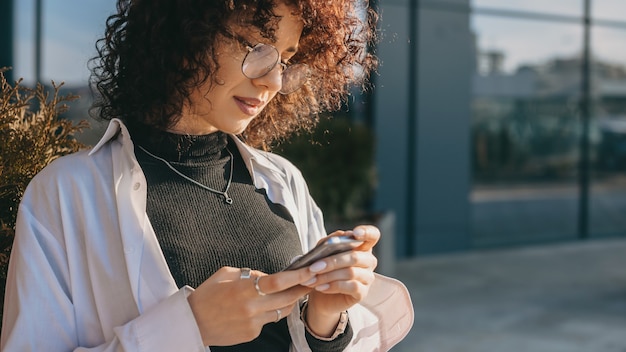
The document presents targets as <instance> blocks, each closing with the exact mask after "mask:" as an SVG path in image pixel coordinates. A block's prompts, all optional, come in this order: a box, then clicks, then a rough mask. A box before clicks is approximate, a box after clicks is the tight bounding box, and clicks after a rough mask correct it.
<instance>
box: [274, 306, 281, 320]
mask: <svg viewBox="0 0 626 352" xmlns="http://www.w3.org/2000/svg"><path fill="white" fill-rule="evenodd" d="M282 314H283V312H281V310H280V309H276V320H274V323H277V322H278V321H279V320H280V318H282Z"/></svg>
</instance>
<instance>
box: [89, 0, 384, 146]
mask: <svg viewBox="0 0 626 352" xmlns="http://www.w3.org/2000/svg"><path fill="white" fill-rule="evenodd" d="M277 2H282V3H284V4H286V5H288V6H289V7H290V8H292V9H293V11H294V12H295V13H296V14H297V15H299V16H300V17H301V18H302V19H303V20H304V30H303V33H302V37H301V40H300V43H299V50H298V52H297V54H296V56H294V57H293V58H292V59H291V60H290V61H292V62H299V63H306V64H308V65H309V66H310V67H311V69H312V75H311V79H310V80H309V83H308V84H306V85H305V86H303V87H302V88H301V89H299V90H298V91H296V92H294V93H291V94H289V95H277V96H276V97H275V98H274V99H273V100H272V101H271V102H270V103H269V104H268V105H267V106H266V107H265V109H264V110H263V112H262V113H261V114H260V115H259V116H257V117H256V118H255V119H253V120H252V122H251V123H250V125H249V126H248V127H247V129H246V130H245V131H244V132H243V134H242V138H243V139H244V140H245V141H246V142H247V143H248V144H250V145H252V146H255V147H264V148H266V147H268V146H269V145H271V144H272V142H275V141H278V140H281V139H283V138H285V137H287V136H288V135H290V134H291V133H292V132H294V131H296V130H298V129H300V128H304V129H309V128H311V127H313V125H314V124H315V122H316V120H317V119H316V118H315V117H316V116H317V114H318V113H320V112H322V111H332V110H337V109H339V108H340V107H341V105H342V103H343V102H344V101H345V99H346V98H347V97H348V95H349V93H350V88H351V86H352V85H354V84H360V85H362V86H363V87H366V83H367V79H368V77H369V74H370V72H371V71H372V70H373V69H374V68H375V67H376V64H377V62H376V58H375V56H374V55H373V54H372V53H371V51H370V50H369V49H370V48H371V47H372V46H373V45H372V44H373V43H374V41H375V37H376V35H375V33H376V31H375V25H376V21H377V15H376V13H375V11H374V10H372V9H371V8H370V7H369V6H368V4H367V0H276V1H274V0H118V1H117V13H116V14H114V15H112V16H110V17H109V18H108V19H107V22H106V32H105V36H104V38H102V39H100V40H98V42H97V44H96V47H97V50H98V56H96V57H95V58H93V59H92V61H91V64H92V67H91V69H92V77H91V80H92V85H93V86H94V87H95V88H96V89H97V90H98V93H99V94H97V96H98V98H97V99H96V102H95V103H94V106H93V108H94V110H95V111H97V112H98V113H97V115H98V117H100V118H102V119H105V120H110V119H112V118H115V117H117V118H120V119H122V120H123V121H124V122H125V123H126V124H127V125H128V126H129V128H130V129H131V131H132V130H133V129H139V128H143V127H145V126H146V125H147V126H151V127H154V128H157V129H167V128H169V127H171V126H173V125H174V124H175V123H176V122H177V119H178V118H180V112H181V110H182V107H183V106H184V104H185V103H188V102H189V95H190V94H189V93H190V92H191V91H192V89H194V88H195V87H197V86H199V85H201V84H203V83H204V82H206V81H207V80H212V82H213V83H217V82H216V81H215V77H214V73H215V72H216V71H217V69H218V66H217V59H216V57H217V56H216V52H215V45H214V44H215V42H216V40H217V38H218V36H220V35H227V34H228V32H227V31H228V24H229V23H232V21H233V20H234V21H237V23H240V24H243V25H244V26H253V27H254V28H257V29H258V30H259V32H260V34H261V35H262V36H263V37H265V38H268V39H270V40H275V38H274V32H275V30H276V24H277V23H278V20H279V18H278V17H277V16H276V15H275V14H274V13H273V9H274V8H275V7H276V5H277ZM218 84H219V83H218Z"/></svg>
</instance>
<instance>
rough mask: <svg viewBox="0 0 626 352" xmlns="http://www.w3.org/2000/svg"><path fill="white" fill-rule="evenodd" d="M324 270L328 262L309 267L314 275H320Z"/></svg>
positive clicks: (320, 262) (316, 263)
mask: <svg viewBox="0 0 626 352" xmlns="http://www.w3.org/2000/svg"><path fill="white" fill-rule="evenodd" d="M324 269H326V262H325V261H323V260H322V261H319V262H315V263H314V264H313V265H311V266H310V267H309V270H311V272H314V273H319V272H320V271H322V270H324Z"/></svg>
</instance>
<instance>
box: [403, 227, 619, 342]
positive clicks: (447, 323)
mask: <svg viewBox="0 0 626 352" xmlns="http://www.w3.org/2000/svg"><path fill="white" fill-rule="evenodd" d="M394 276H395V277H396V278H398V279H400V280H402V281H403V282H404V283H405V284H406V285H407V287H408V288H409V290H410V291H411V297H412V299H413V305H414V308H415V324H414V326H413V329H412V330H411V333H410V334H409V336H408V337H407V338H406V339H405V340H404V341H403V342H401V343H400V344H399V345H398V346H396V347H394V349H393V350H392V351H394V352H496V351H497V352H626V239H603V240H593V241H587V242H574V243H566V244H553V245H542V246H538V247H527V248H517V249H507V250H491V251H481V252H471V253H464V254H456V255H454V254H453V255H450V254H447V255H441V256H433V257H423V258H418V259H414V260H410V261H403V262H399V263H397V264H396V267H395V275H394Z"/></svg>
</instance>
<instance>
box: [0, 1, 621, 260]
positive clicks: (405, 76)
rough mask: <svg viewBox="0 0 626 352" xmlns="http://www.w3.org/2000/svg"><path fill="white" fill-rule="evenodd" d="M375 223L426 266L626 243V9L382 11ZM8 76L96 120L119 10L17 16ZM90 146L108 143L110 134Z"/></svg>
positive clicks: (514, 5) (96, 4) (389, 7)
mask: <svg viewBox="0 0 626 352" xmlns="http://www.w3.org/2000/svg"><path fill="white" fill-rule="evenodd" d="M373 5H374V6H375V7H377V8H378V9H379V10H380V11H381V23H380V43H379V45H378V47H377V48H376V52H377V54H378V56H379V57H380V59H381V66H380V69H379V72H378V74H377V75H375V77H374V81H375V82H374V83H375V88H374V90H373V91H372V93H371V94H369V95H368V97H369V99H371V101H370V102H368V104H366V106H367V107H368V109H370V111H369V112H368V113H367V115H368V116H370V118H368V119H367V120H368V121H369V123H370V124H371V125H372V127H373V128H374V130H375V132H376V136H377V137H376V143H377V156H376V165H377V175H378V185H377V192H376V197H375V200H374V202H373V208H375V209H374V210H376V211H386V212H390V213H393V214H394V215H395V225H394V228H395V230H394V233H393V234H387V235H391V236H393V237H394V241H393V242H395V244H394V246H395V253H396V255H397V256H398V257H412V256H416V255H421V254H428V253H440V252H451V251H466V250H472V249H479V248H493V247H506V246H518V245H526V244H539V243H548V242H554V241H575V240H583V239H595V238H603V237H615V236H626V217H625V216H623V215H622V213H623V211H624V210H626V45H624V44H623V43H624V42H626V15H624V14H626V3H624V2H623V1H622V0H551V1H544V0H471V1H470V0H420V1H418V0H379V1H377V2H376V3H374V4H373ZM2 6H6V8H5V7H3V8H2V9H1V10H3V11H0V13H1V14H0V16H2V19H3V21H0V23H3V24H7V23H12V25H11V26H8V27H7V26H6V25H5V26H4V27H2V28H1V30H2V34H1V37H0V46H1V47H0V50H1V51H2V55H1V56H0V60H2V62H0V66H6V65H11V66H13V67H14V69H13V70H12V71H11V74H12V75H13V78H14V79H17V78H20V77H21V78H24V82H25V83H26V84H33V83H34V82H36V81H40V82H50V81H51V80H54V81H55V82H60V81H64V82H65V86H64V90H65V91H66V92H71V93H74V94H78V95H80V96H81V99H79V100H78V101H77V102H75V103H74V105H73V106H72V107H71V110H70V115H69V116H68V117H70V118H73V119H81V118H87V117H88V114H87V109H88V107H89V105H90V104H91V101H90V98H89V94H90V93H89V90H88V89H87V84H88V83H87V82H88V77H89V71H88V66H87V62H88V59H89V58H90V57H92V56H94V55H95V46H94V43H95V41H96V40H97V39H98V38H99V37H100V36H101V35H102V33H103V31H104V23H105V19H106V17H107V16H108V14H110V13H111V12H112V11H113V10H114V2H112V1H103V0H98V1H79V0H21V1H13V2H11V1H5V2H3V5H2ZM91 122H92V124H93V126H94V128H93V130H92V131H90V132H87V133H85V135H84V136H82V138H83V139H84V140H85V141H86V142H88V143H89V142H92V141H94V140H95V139H96V138H97V136H98V134H99V131H100V127H101V126H100V125H99V124H98V123H96V122H94V121H91Z"/></svg>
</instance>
